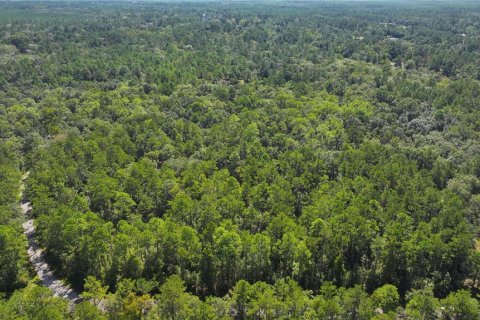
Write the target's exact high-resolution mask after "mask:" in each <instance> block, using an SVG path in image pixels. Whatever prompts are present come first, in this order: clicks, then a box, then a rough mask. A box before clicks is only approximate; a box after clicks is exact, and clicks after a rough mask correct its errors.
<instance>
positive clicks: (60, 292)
mask: <svg viewBox="0 0 480 320" xmlns="http://www.w3.org/2000/svg"><path fill="white" fill-rule="evenodd" d="M20 206H21V207H22V211H23V214H24V215H25V217H28V212H29V211H30V210H31V209H32V207H31V206H30V202H24V203H21V204H20ZM22 226H23V233H25V235H26V236H27V239H28V256H29V258H30V262H31V263H32V265H33V267H34V269H35V271H36V273H37V275H38V277H39V278H40V280H41V281H42V284H43V285H44V286H46V287H48V288H49V289H50V290H52V291H53V295H54V296H56V297H62V298H65V299H68V300H70V303H72V304H74V303H78V302H80V296H79V295H78V293H77V292H75V291H74V290H73V289H72V288H70V286H68V285H67V284H65V283H64V282H63V281H62V280H60V279H59V278H57V277H56V276H55V275H54V274H53V272H52V270H51V269H50V266H49V265H48V263H47V262H46V260H45V256H44V254H43V250H42V249H41V248H40V246H39V245H38V243H37V241H36V240H35V237H34V235H35V226H34V224H33V219H30V220H28V221H26V222H25V223H23V224H22Z"/></svg>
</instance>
